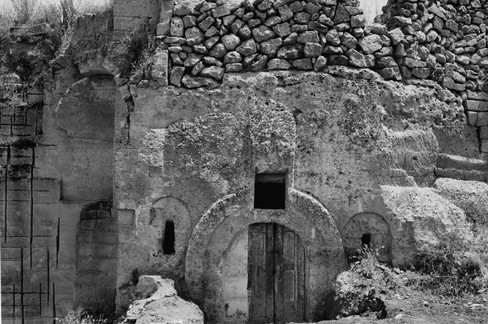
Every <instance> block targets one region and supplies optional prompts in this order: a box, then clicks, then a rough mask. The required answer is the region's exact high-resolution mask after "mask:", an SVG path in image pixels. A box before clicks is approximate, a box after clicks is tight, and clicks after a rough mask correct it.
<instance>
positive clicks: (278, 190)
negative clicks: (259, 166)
mask: <svg viewBox="0 0 488 324" xmlns="http://www.w3.org/2000/svg"><path fill="white" fill-rule="evenodd" d="M285 200H286V174H282V173H261V174H256V180H255V182H254V208H257V209H285Z"/></svg>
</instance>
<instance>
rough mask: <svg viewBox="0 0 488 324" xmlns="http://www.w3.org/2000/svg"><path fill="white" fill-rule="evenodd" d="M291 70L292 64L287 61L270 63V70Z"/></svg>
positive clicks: (274, 60) (271, 61)
mask: <svg viewBox="0 0 488 324" xmlns="http://www.w3.org/2000/svg"><path fill="white" fill-rule="evenodd" d="M290 68H291V64H290V63H288V61H286V60H282V59H278V58H275V59H272V60H270V61H269V62H268V70H288V69H290Z"/></svg>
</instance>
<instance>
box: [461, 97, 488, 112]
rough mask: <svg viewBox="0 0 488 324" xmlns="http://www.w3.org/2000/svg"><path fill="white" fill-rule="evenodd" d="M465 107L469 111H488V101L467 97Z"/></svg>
mask: <svg viewBox="0 0 488 324" xmlns="http://www.w3.org/2000/svg"><path fill="white" fill-rule="evenodd" d="M466 109H467V110H469V111H488V101H480V100H473V99H468V100H466Z"/></svg>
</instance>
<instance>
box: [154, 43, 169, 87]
mask: <svg viewBox="0 0 488 324" xmlns="http://www.w3.org/2000/svg"><path fill="white" fill-rule="evenodd" d="M151 77H152V79H153V80H155V81H156V82H157V83H158V84H159V85H161V86H163V87H164V86H167V85H168V51H167V50H162V49H158V50H156V53H154V56H153V67H152V69H151Z"/></svg>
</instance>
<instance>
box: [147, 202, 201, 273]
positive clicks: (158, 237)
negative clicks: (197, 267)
mask: <svg viewBox="0 0 488 324" xmlns="http://www.w3.org/2000/svg"><path fill="white" fill-rule="evenodd" d="M149 216H150V217H149V225H150V227H151V228H152V229H153V232H154V233H155V235H154V236H155V239H153V245H154V248H153V250H154V251H156V254H157V256H158V257H161V258H163V259H164V260H165V263H166V266H167V267H171V266H175V265H176V264H178V263H180V262H181V261H183V260H184V257H185V251H186V248H187V246H188V240H189V238H190V235H191V228H192V222H191V216H190V211H189V210H188V207H187V206H186V204H185V203H184V202H183V201H181V200H180V199H177V198H173V197H162V198H160V199H158V200H156V201H155V202H154V203H153V204H152V206H151V209H150V215H149ZM171 224H172V227H173V228H172V230H173V233H172V235H173V240H174V241H173V243H172V244H173V245H174V252H173V253H165V249H164V247H163V245H164V243H165V240H166V243H167V240H168V238H167V237H166V238H165V235H168V234H171V233H169V231H168V228H166V227H168V226H169V225H171ZM166 252H167V251H166Z"/></svg>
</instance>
